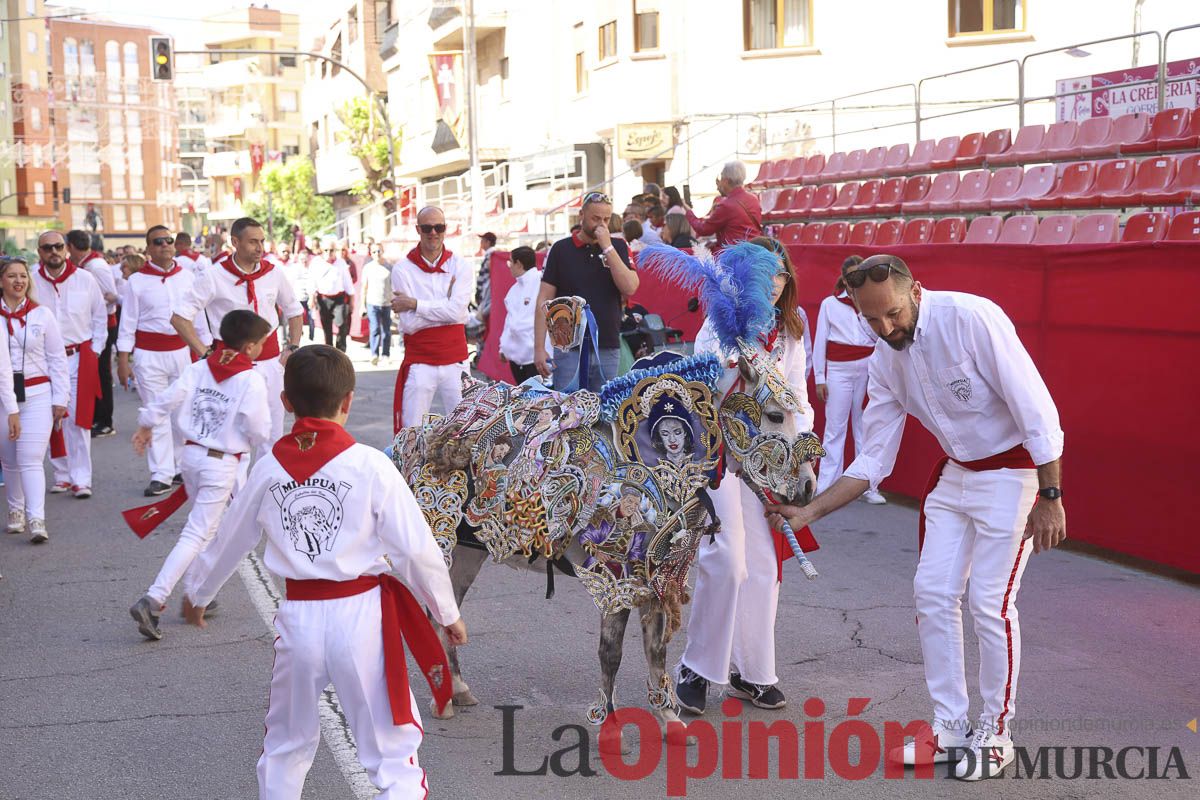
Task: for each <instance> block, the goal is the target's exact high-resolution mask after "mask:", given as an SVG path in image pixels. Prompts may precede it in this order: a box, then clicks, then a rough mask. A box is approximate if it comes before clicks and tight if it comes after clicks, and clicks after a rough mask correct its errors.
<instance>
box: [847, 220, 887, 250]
mask: <svg viewBox="0 0 1200 800" xmlns="http://www.w3.org/2000/svg"><path fill="white" fill-rule="evenodd" d="M877 227H879V223H877V222H873V221H872V220H869V219H865V220H863V221H862V222H856V223H854V227H853V228H851V229H850V238H849V239H847V240H846V242H847V244H861V245H869V244H871V243H872V242H874V241H875V229H876V228H877Z"/></svg>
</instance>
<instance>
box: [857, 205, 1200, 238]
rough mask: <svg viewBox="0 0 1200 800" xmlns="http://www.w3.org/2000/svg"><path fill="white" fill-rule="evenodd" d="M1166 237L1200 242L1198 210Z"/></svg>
mask: <svg viewBox="0 0 1200 800" xmlns="http://www.w3.org/2000/svg"><path fill="white" fill-rule="evenodd" d="M1167 239H1168V240H1169V241H1172V242H1200V211H1188V212H1187V213H1185V214H1176V215H1175V218H1174V219H1172V220H1171V227H1170V228H1168V229H1167ZM875 244H879V234H878V233H876V234H875Z"/></svg>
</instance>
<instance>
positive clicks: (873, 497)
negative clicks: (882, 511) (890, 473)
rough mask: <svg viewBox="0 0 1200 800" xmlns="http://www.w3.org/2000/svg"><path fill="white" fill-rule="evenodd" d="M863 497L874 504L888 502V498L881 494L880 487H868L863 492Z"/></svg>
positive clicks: (878, 504) (879, 504) (880, 504)
mask: <svg viewBox="0 0 1200 800" xmlns="http://www.w3.org/2000/svg"><path fill="white" fill-rule="evenodd" d="M862 499H863V500H865V501H866V502H868V503H870V504H871V505H873V506H882V505H886V504H887V498H886V497H884V496H883V495H882V494H880V493H879V490H878V489H867V490H866V491H865V492H863V493H862Z"/></svg>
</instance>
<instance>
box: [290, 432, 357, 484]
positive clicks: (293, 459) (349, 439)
mask: <svg viewBox="0 0 1200 800" xmlns="http://www.w3.org/2000/svg"><path fill="white" fill-rule="evenodd" d="M353 444H354V437H353V436H351V435H350V434H348V433H346V429H345V428H343V427H342V426H341V425H338V424H337V423H336V422H334V421H333V420H329V419H318V418H316V417H299V418H298V419H297V420H296V424H295V425H293V426H292V432H291V433H289V434H288V435H287V436H284V437H283V438H282V439H280V440H279V441H278V442H276V443H275V446H274V447H272V448H271V453H272V454H273V455H274V456H275V458H276V459H277V460H278V461H279V465H280V466H281V467H283V468H284V470H286V471H287V474H288V475H291V476H292V480H294V481H295V482H296V483H304V482H305V481H306V480H308V479H309V478H311V477H312V476H313V475H314V474H316V473H317V472H318V471H319V470H320V469H321V467H323V466H325V465H326V464H328V463H329V462H330V461H332V460H333V459H334V458H336V457H337V456H338V455H340V454H341V453H342V452H343V451H345V450H348V449H349V448H350V446H351V445H353Z"/></svg>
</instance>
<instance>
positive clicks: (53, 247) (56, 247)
mask: <svg viewBox="0 0 1200 800" xmlns="http://www.w3.org/2000/svg"><path fill="white" fill-rule="evenodd" d="M65 248H66V245H65V244H63V243H62V242H59V243H58V244H39V245H38V250H63V249H65Z"/></svg>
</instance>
